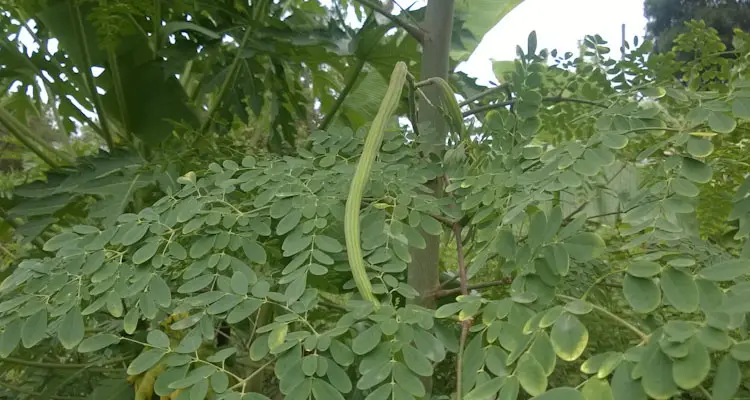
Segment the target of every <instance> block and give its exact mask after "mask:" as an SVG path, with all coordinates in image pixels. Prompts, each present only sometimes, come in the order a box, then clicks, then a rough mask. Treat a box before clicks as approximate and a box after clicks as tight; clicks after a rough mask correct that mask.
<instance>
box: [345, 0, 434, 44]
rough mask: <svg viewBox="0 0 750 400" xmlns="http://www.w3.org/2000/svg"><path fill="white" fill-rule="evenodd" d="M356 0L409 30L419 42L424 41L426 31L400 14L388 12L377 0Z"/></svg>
mask: <svg viewBox="0 0 750 400" xmlns="http://www.w3.org/2000/svg"><path fill="white" fill-rule="evenodd" d="M356 1H357V2H358V3H360V4H362V5H364V6H365V7H369V8H371V9H372V10H373V11H375V12H376V13H378V14H380V15H382V16H384V17H386V18H388V19H389V20H391V22H393V24H394V25H396V26H398V27H399V28H402V29H403V30H405V31H406V32H408V33H409V34H410V35H412V36H413V37H414V39H417V42H419V43H423V42H424V32H423V31H422V30H421V29H420V28H418V27H416V26H414V25H412V24H410V23H408V22H406V21H404V20H403V19H402V18H401V17H399V16H398V15H393V14H391V13H390V12H388V10H386V9H385V8H383V7H382V6H381V5H380V4H378V3H376V2H375V1H372V0H356Z"/></svg>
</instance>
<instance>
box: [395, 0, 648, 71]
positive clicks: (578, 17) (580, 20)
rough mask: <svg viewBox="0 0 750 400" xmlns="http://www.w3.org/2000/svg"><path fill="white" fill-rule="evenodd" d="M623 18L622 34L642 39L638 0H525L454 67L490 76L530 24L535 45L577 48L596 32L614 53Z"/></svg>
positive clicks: (561, 49)
mask: <svg viewBox="0 0 750 400" xmlns="http://www.w3.org/2000/svg"><path fill="white" fill-rule="evenodd" d="M402 1H409V0H402ZM468 1H471V0H468ZM399 4H401V3H399ZM401 5H402V6H405V7H406V6H407V4H401ZM622 24H625V38H626V39H625V40H627V41H628V42H629V43H630V44H631V45H632V43H633V36H638V37H639V40H641V41H642V39H643V35H644V34H645V33H646V18H645V17H644V16H643V0H525V1H524V2H523V3H521V4H520V5H519V6H517V7H516V8H514V9H513V11H511V12H510V13H509V14H508V15H506V16H505V18H503V19H502V20H501V21H500V23H499V24H497V25H496V26H495V27H494V28H493V29H492V30H490V31H489V32H487V34H486V35H485V37H484V38H483V39H482V42H481V43H480V44H479V47H477V49H476V50H475V51H474V53H473V54H472V55H471V57H470V58H469V60H468V61H467V62H466V63H465V64H463V65H461V66H460V67H459V68H458V69H459V70H460V71H463V72H465V73H467V74H468V75H471V76H473V77H475V78H478V80H479V83H487V82H488V81H492V80H494V75H493V73H492V60H493V59H494V60H498V61H505V60H513V59H514V58H515V55H516V45H520V46H521V47H522V48H523V49H526V40H527V38H528V35H529V33H530V32H531V31H532V30H534V31H536V34H537V43H538V45H537V47H538V48H539V49H543V48H547V49H549V50H552V49H557V50H558V52H563V53H564V52H566V51H572V52H574V53H577V49H578V41H579V40H582V39H583V37H584V36H585V35H594V34H599V35H600V36H601V37H602V38H603V39H604V40H606V41H607V42H609V46H610V47H611V48H612V53H611V55H612V56H613V57H616V56H619V51H618V49H619V48H620V41H621V39H622Z"/></svg>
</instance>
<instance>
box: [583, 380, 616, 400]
mask: <svg viewBox="0 0 750 400" xmlns="http://www.w3.org/2000/svg"><path fill="white" fill-rule="evenodd" d="M581 394H582V395H583V398H585V399H586V400H600V399H601V400H614V394H613V393H612V388H611V387H610V386H609V382H607V381H606V380H604V379H599V378H591V379H589V380H588V381H586V383H585V384H584V385H583V388H581Z"/></svg>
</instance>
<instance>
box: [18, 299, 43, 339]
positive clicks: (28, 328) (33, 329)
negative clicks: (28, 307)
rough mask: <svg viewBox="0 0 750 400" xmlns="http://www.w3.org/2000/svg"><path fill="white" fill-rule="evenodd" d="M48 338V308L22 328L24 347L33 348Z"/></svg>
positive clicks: (35, 314)
mask: <svg viewBox="0 0 750 400" xmlns="http://www.w3.org/2000/svg"><path fill="white" fill-rule="evenodd" d="M45 336H47V308H46V307H45V308H42V309H41V310H39V311H37V312H36V313H34V314H33V315H32V316H31V317H29V318H28V319H27V320H26V322H24V324H23V328H21V342H22V343H23V347H25V348H27V349H28V348H31V347H34V346H35V345H36V344H37V343H39V342H41V341H42V339H44V337H45Z"/></svg>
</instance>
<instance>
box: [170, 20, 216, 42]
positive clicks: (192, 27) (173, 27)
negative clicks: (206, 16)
mask: <svg viewBox="0 0 750 400" xmlns="http://www.w3.org/2000/svg"><path fill="white" fill-rule="evenodd" d="M180 31H195V32H198V33H200V34H203V35H205V36H207V37H209V38H210V39H221V35H219V34H218V33H216V32H214V31H212V30H210V29H207V28H204V27H202V26H200V25H197V24H194V23H192V22H185V21H173V22H168V23H167V24H166V25H164V26H163V27H162V28H161V32H160V34H159V37H165V39H164V40H166V36H169V35H172V34H175V33H178V32H180Z"/></svg>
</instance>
